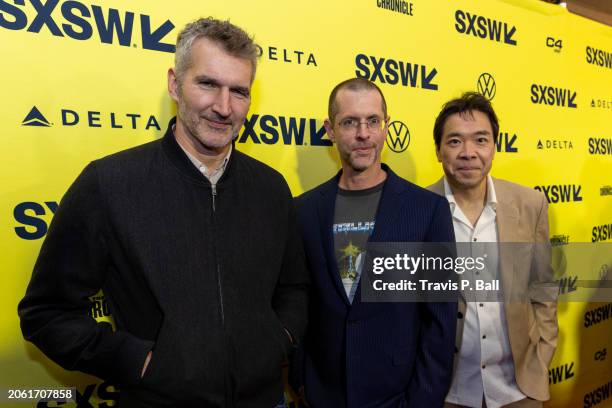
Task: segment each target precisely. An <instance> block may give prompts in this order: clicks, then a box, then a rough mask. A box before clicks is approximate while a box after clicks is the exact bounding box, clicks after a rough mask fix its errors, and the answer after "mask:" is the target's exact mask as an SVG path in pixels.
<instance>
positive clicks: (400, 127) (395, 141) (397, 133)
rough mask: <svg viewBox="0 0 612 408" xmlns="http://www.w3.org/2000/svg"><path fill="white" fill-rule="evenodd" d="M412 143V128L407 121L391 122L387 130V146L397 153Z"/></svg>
mask: <svg viewBox="0 0 612 408" xmlns="http://www.w3.org/2000/svg"><path fill="white" fill-rule="evenodd" d="M409 144H410V130H408V126H406V124H405V123H403V122H400V121H398V120H396V121H394V122H391V123H389V131H388V132H387V146H389V149H391V150H392V151H394V152H395V153H401V152H403V151H404V150H406V149H407V148H408V145H409Z"/></svg>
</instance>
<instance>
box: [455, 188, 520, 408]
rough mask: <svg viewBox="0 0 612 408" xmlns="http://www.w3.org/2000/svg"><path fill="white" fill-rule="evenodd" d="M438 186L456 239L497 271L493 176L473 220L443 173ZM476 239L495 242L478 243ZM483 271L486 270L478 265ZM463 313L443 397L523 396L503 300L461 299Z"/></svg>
mask: <svg viewBox="0 0 612 408" xmlns="http://www.w3.org/2000/svg"><path fill="white" fill-rule="evenodd" d="M444 192H445V195H446V198H447V200H448V202H449V204H450V209H451V213H452V217H453V227H454V229H455V239H456V240H457V242H469V243H470V245H469V247H470V251H471V254H470V255H471V256H482V253H483V252H486V253H487V261H486V264H488V265H492V268H490V269H491V270H490V271H489V272H490V274H489V277H491V276H492V275H497V276H496V278H499V274H497V273H494V271H493V269H497V268H498V262H499V260H498V250H497V242H498V238H497V237H498V231H497V221H496V206H497V197H496V195H495V188H494V187H493V180H492V179H491V176H487V201H486V204H485V207H484V209H483V211H482V214H481V215H480V217H479V218H478V221H477V222H476V225H474V226H472V223H471V222H470V221H469V220H468V219H467V217H466V216H465V215H464V214H463V211H461V208H460V207H459V205H457V202H456V201H455V197H454V195H453V192H452V190H451V187H450V185H449V184H448V182H447V180H446V178H444ZM478 243H495V245H486V250H485V248H484V245H479V244H478ZM483 273H484V274H487V270H485V271H483ZM466 305H467V308H466V313H465V316H463V319H464V322H463V337H462V341H461V345H460V348H459V355H458V357H457V360H456V366H455V372H454V376H453V381H452V384H451V388H450V391H449V393H448V395H447V396H446V402H449V403H452V404H458V405H464V406H467V407H474V408H480V407H482V402H483V399H484V401H485V402H486V406H487V408H498V407H501V406H503V405H507V404H510V403H512V402H515V401H518V400H521V399H524V398H526V396H525V394H523V393H522V392H521V391H520V390H519V388H518V386H517V384H516V379H515V376H514V362H513V359H512V350H511V349H510V342H509V340H508V325H507V324H506V315H505V312H504V304H503V303H499V302H478V301H469V300H468V301H466Z"/></svg>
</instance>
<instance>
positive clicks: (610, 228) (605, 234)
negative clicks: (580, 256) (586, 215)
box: [591, 224, 612, 242]
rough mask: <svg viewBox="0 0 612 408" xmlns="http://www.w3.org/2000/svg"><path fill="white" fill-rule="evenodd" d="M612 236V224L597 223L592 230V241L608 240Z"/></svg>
mask: <svg viewBox="0 0 612 408" xmlns="http://www.w3.org/2000/svg"><path fill="white" fill-rule="evenodd" d="M611 238H612V224H603V225H595V226H593V229H592V230H591V242H599V241H607V240H609V239H611Z"/></svg>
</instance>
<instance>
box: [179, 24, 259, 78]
mask: <svg viewBox="0 0 612 408" xmlns="http://www.w3.org/2000/svg"><path fill="white" fill-rule="evenodd" d="M200 38H207V39H209V40H211V41H213V42H214V43H216V44H218V45H220V46H221V47H222V48H223V49H224V50H225V51H226V52H227V53H228V54H230V55H232V56H234V57H237V58H242V59H245V60H248V61H249V62H250V63H251V66H252V67H253V72H252V75H251V81H252V80H253V78H255V70H256V69H257V58H258V57H259V49H258V48H257V44H255V43H254V42H253V37H251V36H250V35H249V34H247V32H246V31H244V30H243V29H242V28H240V27H238V26H235V25H234V24H232V23H230V22H229V20H217V19H215V18H212V17H207V18H200V19H198V20H195V21H192V22H191V23H189V24H187V25H186V26H185V27H184V28H183V29H182V30H181V32H180V33H179V34H178V38H177V41H176V53H175V55H174V59H175V67H176V75H177V77H178V78H179V79H180V78H181V77H182V75H183V74H184V73H185V71H187V69H188V68H189V67H190V66H191V63H192V61H191V47H192V45H193V43H194V42H195V41H196V40H197V39H200Z"/></svg>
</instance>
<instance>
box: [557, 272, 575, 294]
mask: <svg viewBox="0 0 612 408" xmlns="http://www.w3.org/2000/svg"><path fill="white" fill-rule="evenodd" d="M577 281H578V276H568V277H565V278H561V279H559V294H560V295H563V294H564V293H571V292H575V291H576V290H578V286H577V285H576V282H577Z"/></svg>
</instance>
